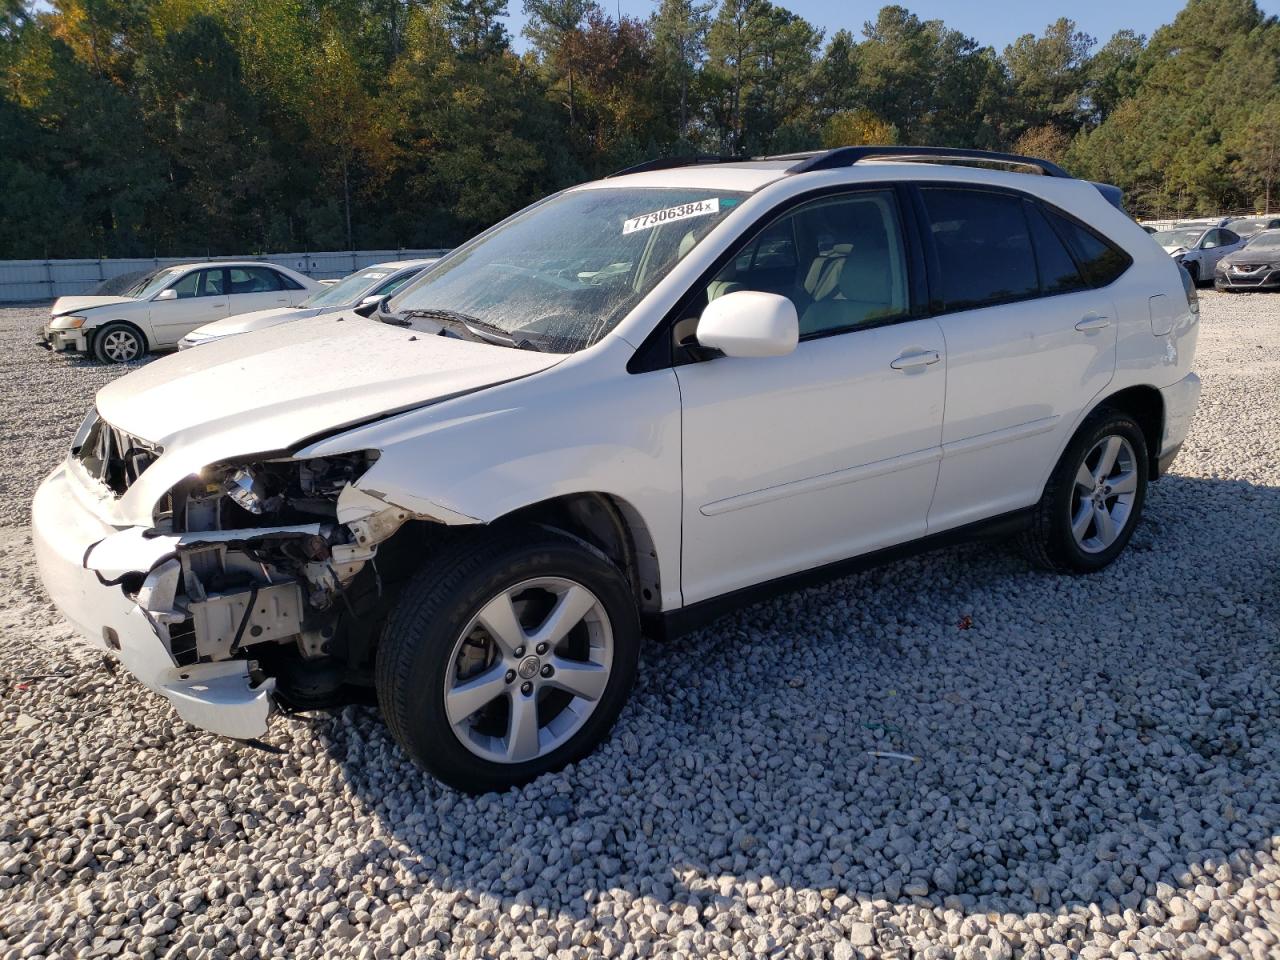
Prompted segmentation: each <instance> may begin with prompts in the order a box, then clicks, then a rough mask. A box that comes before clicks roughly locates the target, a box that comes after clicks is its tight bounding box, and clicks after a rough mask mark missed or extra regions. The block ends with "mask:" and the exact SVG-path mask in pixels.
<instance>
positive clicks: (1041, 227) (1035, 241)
mask: <svg viewBox="0 0 1280 960" xmlns="http://www.w3.org/2000/svg"><path fill="white" fill-rule="evenodd" d="M1026 214H1027V225H1028V226H1029V227H1030V228H1031V242H1032V245H1033V246H1034V248H1035V252H1036V266H1037V267H1038V268H1039V271H1040V292H1041V293H1045V294H1054V293H1069V292H1070V291H1072V290H1082V289H1084V288H1086V287H1087V286H1088V284H1087V283H1085V280H1084V277H1082V276H1080V271H1079V270H1077V269H1076V262H1075V261H1074V260H1073V259H1072V258H1071V254H1070V253H1069V252H1068V251H1067V248H1066V245H1065V244H1064V243H1063V242H1062V239H1061V238H1060V237H1059V236H1058V235H1057V234H1056V233H1054V231H1053V227H1051V226H1050V225H1049V221H1048V220H1046V219H1045V218H1044V214H1043V213H1041V212H1040V208H1039V207H1037V206H1036V205H1035V204H1034V203H1028V204H1027V205H1026Z"/></svg>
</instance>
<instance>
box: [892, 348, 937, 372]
mask: <svg viewBox="0 0 1280 960" xmlns="http://www.w3.org/2000/svg"><path fill="white" fill-rule="evenodd" d="M941 359H942V354H940V353H939V352H938V351H937V350H921V351H920V352H918V353H904V354H902V355H901V356H900V357H898V358H897V359H895V360H894V361H893V362H891V363H890V364H889V366H891V367H893V369H895V370H915V369H916V368H918V367H927V366H929V365H930V364H934V363H937V362H938V361H939V360H941Z"/></svg>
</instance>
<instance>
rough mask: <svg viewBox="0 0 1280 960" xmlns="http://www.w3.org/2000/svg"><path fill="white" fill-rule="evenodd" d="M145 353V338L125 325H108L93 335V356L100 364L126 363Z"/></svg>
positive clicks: (118, 323) (116, 323)
mask: <svg viewBox="0 0 1280 960" xmlns="http://www.w3.org/2000/svg"><path fill="white" fill-rule="evenodd" d="M146 353H147V338H146V337H144V336H143V335H142V334H141V333H139V332H138V330H137V328H136V327H132V326H130V325H129V324H127V323H121V322H119V321H117V322H115V323H108V324H107V325H106V326H105V327H102V328H101V329H100V330H97V331H95V333H94V335H93V355H94V356H95V357H97V358H98V360H99V361H100V362H102V363H128V362H130V361H132V360H138V359H140V358H141V357H143V356H145V355H146Z"/></svg>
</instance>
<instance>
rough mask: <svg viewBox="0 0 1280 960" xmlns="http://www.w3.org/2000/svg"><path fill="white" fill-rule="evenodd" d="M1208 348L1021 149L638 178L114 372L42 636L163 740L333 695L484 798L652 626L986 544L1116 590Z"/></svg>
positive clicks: (236, 724) (1146, 263)
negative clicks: (390, 274)
mask: <svg viewBox="0 0 1280 960" xmlns="http://www.w3.org/2000/svg"><path fill="white" fill-rule="evenodd" d="M930 158H937V159H942V160H944V161H950V162H947V163H944V164H938V163H930V162H921V161H927V160H929V159H930ZM957 160H960V161H966V160H967V161H969V162H970V163H971V164H972V163H979V164H986V165H990V164H993V163H994V164H1006V165H1011V164H1013V165H1019V166H1020V167H1021V168H1023V169H1026V168H1033V169H1035V168H1038V169H1039V171H1041V172H1042V173H1043V174H1044V175H1035V176H1033V175H1031V174H1029V173H1015V172H1011V171H1008V170H991V169H975V168H974V167H973V166H972V165H970V166H963V165H957V164H956V162H955V161H957ZM1197 332H1198V301H1197V299H1196V292H1195V289H1194V287H1192V286H1191V284H1190V282H1189V281H1188V280H1187V278H1186V274H1185V272H1184V271H1182V270H1180V269H1178V268H1177V267H1176V266H1175V265H1174V264H1173V263H1172V262H1171V261H1170V259H1169V258H1168V257H1167V256H1165V255H1164V254H1162V253H1161V252H1160V251H1159V250H1158V249H1157V248H1156V247H1155V246H1154V245H1153V244H1152V243H1151V241H1150V240H1149V239H1148V237H1147V235H1146V234H1144V233H1143V232H1142V230H1141V229H1140V228H1139V227H1138V226H1137V225H1136V224H1135V223H1134V222H1133V221H1132V220H1130V219H1129V217H1128V216H1126V215H1125V214H1124V213H1123V212H1122V211H1121V210H1120V209H1118V208H1117V207H1116V206H1114V205H1113V204H1112V203H1111V202H1109V200H1108V198H1107V196H1105V195H1104V194H1103V192H1102V191H1101V190H1099V189H1098V188H1096V187H1095V185H1093V184H1091V183H1088V182H1087V181H1082V180H1076V179H1073V178H1071V177H1070V176H1068V175H1067V174H1066V173H1065V172H1064V171H1063V170H1061V169H1060V168H1059V167H1057V166H1055V165H1054V164H1052V163H1050V162H1048V161H1037V160H1032V159H1029V158H1025V157H1010V156H1006V155H1001V154H984V153H981V152H978V151H962V150H950V149H946V148H928V147H924V148H909V147H898V148H892V147H890V148H886V147H865V148H860V147H847V148H841V149H835V150H829V151H819V152H814V153H803V154H792V155H787V156H779V157H764V158H760V159H757V160H754V161H750V162H723V163H714V164H712V163H697V162H691V163H689V164H688V165H679V161H675V162H673V161H671V160H669V159H668V160H662V161H657V162H655V163H652V164H642V165H641V166H640V167H639V168H635V169H632V170H627V171H623V172H621V173H619V174H617V175H615V176H613V177H610V178H608V179H605V180H602V181H599V182H595V183H587V184H582V185H580V186H577V187H574V188H571V189H568V190H565V191H562V192H560V193H558V194H556V195H555V196H553V197H550V198H548V199H546V200H544V201H542V202H540V203H536V204H534V205H533V206H531V207H529V208H527V209H525V210H523V211H521V212H519V213H516V214H514V215H513V216H511V217H509V218H508V219H506V220H505V221H503V222H502V223H500V224H498V225H496V226H494V227H492V228H491V229H489V230H487V231H485V232H484V233H482V234H481V235H479V236H478V237H476V238H475V239H473V240H472V241H470V242H469V243H467V244H466V245H465V246H463V247H461V248H460V249H458V250H456V251H454V252H453V253H451V254H449V255H448V256H447V257H445V258H444V259H442V260H441V262H440V263H439V264H437V265H436V266H434V267H432V268H431V269H429V270H427V271H426V272H425V273H424V274H423V275H422V276H420V277H419V278H418V279H417V280H416V281H414V282H412V283H410V284H408V285H407V286H405V287H403V288H402V289H401V290H399V291H398V292H397V293H396V294H395V295H394V296H392V297H391V298H390V299H389V300H388V301H387V302H386V303H385V304H383V305H382V306H381V307H380V308H379V310H378V312H377V314H375V316H373V317H370V318H364V317H360V316H354V315H352V314H351V313H350V312H343V313H337V314H332V315H330V316H325V317H316V318H314V319H312V320H308V321H305V322H302V323H291V324H284V325H282V326H280V327H277V328H275V329H270V330H263V331H261V332H259V333H255V334H254V335H253V336H250V337H229V338H227V339H226V340H223V341H221V342H219V343H213V344H210V345H208V346H206V347H201V348H200V349H198V350H191V351H187V352H186V353H183V354H181V355H178V356H173V357H166V358H163V359H161V360H159V361H157V362H156V363H152V364H148V365H147V366H146V367H144V368H143V369H141V370H136V371H134V372H132V373H130V374H129V375H128V376H125V377H121V378H119V379H117V380H115V381H113V382H112V383H110V384H108V385H107V386H105V387H103V388H102V389H101V390H100V391H99V392H98V394H97V398H96V404H95V407H94V408H93V409H91V410H89V411H88V412H87V416H86V418H85V420H84V423H83V425H82V426H81V427H80V429H79V430H78V431H77V433H76V436H75V437H74V439H73V440H72V442H71V444H70V448H69V450H68V454H67V457H66V459H65V460H64V461H63V462H62V464H60V465H59V466H58V467H57V468H56V469H55V470H54V471H53V473H52V474H50V476H49V477H48V478H47V479H46V480H45V481H44V483H43V484H41V486H40V489H39V490H38V492H37V493H36V498H35V503H34V505H33V508H32V518H33V520H32V524H33V538H32V539H33V543H34V549H35V554H36V559H37V562H38V565H39V569H40V574H41V576H42V578H43V580H44V584H45V587H46V589H47V592H48V595H49V596H50V597H51V598H52V599H53V601H54V603H56V604H57V606H58V607H59V608H60V609H61V610H62V611H63V613H64V614H65V615H66V617H67V618H68V619H69V620H70V621H71V622H72V623H73V624H75V625H76V627H77V629H78V630H79V631H80V632H81V633H83V634H84V635H85V636H86V637H87V638H89V639H90V640H91V641H92V642H93V643H95V644H97V645H99V646H100V647H101V648H103V649H106V650H111V651H113V652H115V653H116V654H117V655H118V656H119V657H120V659H121V660H122V661H123V663H124V665H125V667H126V668H127V669H128V670H129V671H130V672H132V673H133V674H134V675H135V676H136V677H137V678H138V680H139V681H140V682H142V683H144V684H146V685H147V686H148V687H150V688H151V689H153V690H155V691H157V692H158V693H160V694H163V695H164V696H166V697H167V698H168V699H169V700H170V701H171V702H172V703H173V705H174V706H175V707H176V709H177V711H178V713H179V714H180V715H181V716H182V717H184V718H186V719H187V720H189V721H190V722H192V723H194V724H196V725H198V726H200V727H203V728H205V729H208V730H212V731H215V732H218V733H221V734H223V735H226V736H231V737H238V738H242V739H244V738H252V737H258V736H261V735H262V734H263V733H264V732H265V731H266V729H267V725H268V720H269V717H270V714H271V712H272V710H273V709H274V706H275V705H276V704H277V703H279V704H280V705H288V706H292V707H304V708H305V707H312V706H317V705H322V704H324V703H326V702H328V703H333V702H335V700H336V699H337V698H339V697H341V696H342V695H343V691H344V690H348V689H349V686H348V685H363V686H366V687H372V688H374V689H375V690H376V692H377V696H378V700H379V703H380V705H381V708H382V712H383V715H384V717H385V718H386V721H387V723H388V725H389V727H390V730H391V732H392V733H393V734H394V736H395V737H396V739H397V740H398V741H399V743H400V744H401V745H402V746H403V747H404V749H405V751H406V752H407V754H408V755H409V756H410V757H412V758H413V759H414V760H416V761H417V762H418V763H421V764H422V765H423V766H424V767H426V768H427V769H428V770H430V771H431V772H433V773H434V774H436V775H437V776H439V777H440V778H441V779H442V780H444V781H446V782H447V783H450V784H452V785H454V786H456V787H460V788H462V789H465V790H474V791H484V790H494V789H505V788H507V787H509V786H511V785H513V784H519V783H523V782H525V781H527V780H530V779H532V778H533V777H535V776H537V775H539V774H541V773H545V772H547V771H550V770H555V769H559V768H561V767H563V766H564V765H565V764H567V763H570V762H572V761H574V760H576V759H578V758H580V757H582V756H584V755H585V754H586V753H588V752H589V751H590V750H591V749H592V748H593V747H595V745H596V744H598V743H599V742H600V741H601V740H602V739H604V738H605V737H606V736H607V735H608V733H609V730H610V728H611V727H612V726H613V723H614V721H615V720H616V718H617V717H618V714H619V712H620V710H621V709H622V706H623V704H624V703H625V701H626V699H627V696H628V693H629V691H630V689H631V686H632V682H633V680H634V679H635V676H636V671H637V668H638V666H639V662H640V661H639V652H640V644H641V631H642V624H643V625H644V628H645V630H646V631H647V632H649V633H650V635H653V634H659V635H660V634H662V633H664V632H665V633H679V632H681V631H684V630H689V629H691V628H694V627H696V626H697V625H699V624H701V623H705V622H706V621H707V619H708V618H714V617H715V616H717V615H719V614H720V613H723V612H725V611H727V610H730V609H733V608H735V607H737V606H739V605H741V604H743V603H748V602H752V601H754V600H757V599H759V598H761V597H763V596H767V595H770V594H772V593H776V592H778V591H779V590H783V589H788V588H791V587H795V586H798V585H801V584H807V583H811V582H812V581H813V580H814V579H818V578H829V577H832V576H836V575H840V574H843V573H846V572H848V571H850V570H851V569H855V568H857V567H860V566H865V565H868V564H871V563H874V562H876V561H880V560H884V559H888V558H896V557H899V556H901V555H903V554H904V553H907V552H911V551H918V550H924V549H928V548H931V547H934V546H937V545H940V544H943V543H946V542H950V541H954V540H957V539H963V538H966V537H971V536H974V535H976V534H978V533H980V532H983V533H988V534H991V533H999V534H1001V535H1008V534H1012V533H1018V534H1020V535H1021V537H1022V539H1023V544H1024V546H1025V547H1026V549H1027V551H1028V553H1029V555H1030V556H1031V558H1032V559H1033V560H1034V561H1035V562H1036V563H1038V564H1040V565H1043V566H1044V567H1046V568H1048V569H1051V570H1058V571H1063V572H1072V573H1078V574H1083V573H1089V572H1092V571H1098V570H1101V569H1102V568H1104V567H1106V566H1107V565H1108V564H1110V563H1111V562H1112V561H1114V560H1115V559H1116V558H1117V557H1118V556H1119V555H1120V554H1121V552H1122V551H1123V550H1124V549H1125V546H1126V544H1127V543H1128V542H1129V539H1130V536H1131V535H1132V533H1133V531H1134V529H1135V527H1136V525H1137V523H1138V519H1139V517H1140V516H1141V514H1142V508H1143V503H1144V499H1145V496H1146V493H1147V485H1148V482H1149V481H1151V480H1154V479H1155V478H1156V477H1158V476H1159V475H1160V474H1162V473H1163V472H1164V471H1166V470H1167V469H1168V468H1169V465H1170V463H1171V462H1172V461H1173V458H1174V457H1175V456H1176V455H1177V453H1178V450H1179V449H1180V447H1181V445H1182V443H1183V440H1184V438H1185V437H1186V434H1187V430H1188V427H1189V425H1190V422H1191V418H1192V416H1193V414H1194V411H1195V408H1196V404H1197V401H1198V397H1199V393H1200V381H1199V378H1198V377H1197V376H1196V374H1195V373H1194V372H1193V371H1192V369H1191V366H1192V360H1193V357H1194V354H1195V344H1196V336H1197ZM1123 583H1124V580H1123V578H1115V579H1113V580H1110V581H1105V582H1099V583H1097V584H1096V585H1095V590H1096V592H1097V594H1098V596H1100V597H1110V596H1112V595H1113V594H1114V591H1115V590H1117V589H1125V588H1124V586H1123ZM1117 585H1120V586H1117ZM855 655H856V654H855ZM800 659H801V660H803V654H801V655H800ZM796 669H799V670H803V669H804V668H803V665H801V666H798V667H797V668H796ZM852 695H854V696H856V695H857V691H852ZM796 722H797V723H798V724H805V723H807V722H808V720H807V719H806V718H798V719H797V721H796ZM176 736H177V738H178V739H181V736H182V735H181V734H177V735H176Z"/></svg>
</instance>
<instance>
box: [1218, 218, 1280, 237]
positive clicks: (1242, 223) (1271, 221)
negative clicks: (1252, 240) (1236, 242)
mask: <svg viewBox="0 0 1280 960" xmlns="http://www.w3.org/2000/svg"><path fill="white" fill-rule="evenodd" d="M1223 226H1225V227H1229V228H1231V230H1232V231H1233V232H1234V233H1237V234H1239V235H1240V236H1242V237H1244V238H1245V239H1246V240H1247V239H1248V238H1249V237H1252V236H1255V235H1256V234H1259V233H1262V232H1263V231H1264V230H1280V217H1275V216H1270V217H1232V218H1231V219H1230V220H1228V221H1227V222H1226V223H1225V224H1223Z"/></svg>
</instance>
